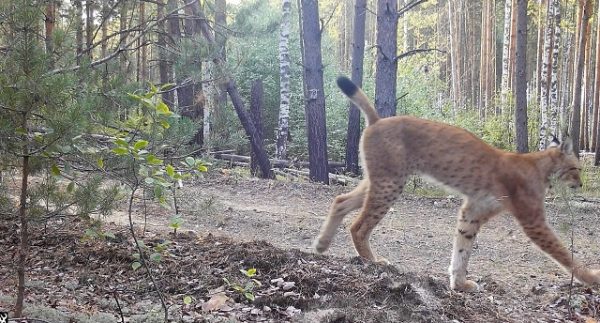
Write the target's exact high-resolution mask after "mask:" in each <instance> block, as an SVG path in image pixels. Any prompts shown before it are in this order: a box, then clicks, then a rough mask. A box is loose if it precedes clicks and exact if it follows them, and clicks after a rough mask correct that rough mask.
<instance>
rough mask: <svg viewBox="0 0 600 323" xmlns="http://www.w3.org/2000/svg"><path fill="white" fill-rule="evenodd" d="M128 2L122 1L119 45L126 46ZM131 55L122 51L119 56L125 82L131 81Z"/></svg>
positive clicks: (120, 68)
mask: <svg viewBox="0 0 600 323" xmlns="http://www.w3.org/2000/svg"><path fill="white" fill-rule="evenodd" d="M128 8H129V7H128V3H127V1H123V3H121V12H120V17H119V47H122V46H125V44H126V43H127V36H128V34H129V33H128V32H126V31H125V30H127V12H128ZM128 65H129V55H128V54H127V51H126V50H124V51H121V53H120V56H119V71H120V72H121V77H122V78H123V81H124V82H126V83H127V82H128V81H129V66H128Z"/></svg>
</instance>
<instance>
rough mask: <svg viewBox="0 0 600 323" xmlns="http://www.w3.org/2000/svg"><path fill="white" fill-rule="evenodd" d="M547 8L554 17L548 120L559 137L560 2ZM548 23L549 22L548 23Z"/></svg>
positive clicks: (551, 129)
mask: <svg viewBox="0 0 600 323" xmlns="http://www.w3.org/2000/svg"><path fill="white" fill-rule="evenodd" d="M548 2H549V4H548V5H549V6H551V7H550V8H551V9H549V11H548V14H552V15H553V16H554V17H553V19H552V23H553V24H554V26H553V30H552V33H553V35H552V57H551V67H550V89H549V92H550V98H549V100H550V102H549V106H550V108H549V116H548V117H549V119H550V121H549V122H550V131H551V132H552V134H554V135H556V136H559V135H560V131H559V127H560V125H559V113H560V111H559V110H560V108H559V101H558V59H559V57H558V54H559V49H560V41H561V39H560V35H561V31H560V20H561V18H560V0H549V1H548ZM548 23H550V21H549V22H548Z"/></svg>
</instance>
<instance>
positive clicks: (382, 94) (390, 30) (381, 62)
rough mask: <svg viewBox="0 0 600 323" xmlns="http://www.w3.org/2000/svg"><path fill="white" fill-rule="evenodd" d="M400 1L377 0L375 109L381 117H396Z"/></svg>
mask: <svg viewBox="0 0 600 323" xmlns="http://www.w3.org/2000/svg"><path fill="white" fill-rule="evenodd" d="M397 11H398V0H377V45H376V46H377V63H376V72H375V107H376V108H377V112H379V115H380V116H381V117H384V118H385V117H389V116H394V115H396V78H397V70H398V61H397V60H396V53H397V50H398V45H397V43H398V14H397Z"/></svg>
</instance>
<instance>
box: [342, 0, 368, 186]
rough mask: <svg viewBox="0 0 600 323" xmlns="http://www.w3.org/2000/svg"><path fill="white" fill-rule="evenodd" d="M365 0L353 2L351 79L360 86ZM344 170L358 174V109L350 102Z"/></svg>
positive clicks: (363, 45) (363, 56)
mask: <svg viewBox="0 0 600 323" xmlns="http://www.w3.org/2000/svg"><path fill="white" fill-rule="evenodd" d="M366 15H367V1H366V0H356V1H355V3H354V23H353V24H352V25H353V31H352V81H353V82H354V84H356V85H358V86H359V87H362V79H363V61H364V58H365V24H366ZM346 138H347V139H346V171H349V172H351V173H353V174H355V175H358V174H359V172H360V169H359V167H358V146H359V141H360V110H358V108H357V107H356V106H355V105H354V104H350V110H349V111H348V130H347V137H346Z"/></svg>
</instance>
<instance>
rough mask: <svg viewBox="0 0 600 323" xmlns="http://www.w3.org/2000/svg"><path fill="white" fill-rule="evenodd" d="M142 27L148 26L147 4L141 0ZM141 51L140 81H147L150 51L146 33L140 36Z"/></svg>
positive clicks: (139, 57) (139, 58)
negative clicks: (148, 50)
mask: <svg viewBox="0 0 600 323" xmlns="http://www.w3.org/2000/svg"><path fill="white" fill-rule="evenodd" d="M139 19H140V26H141V27H140V28H142V29H145V28H146V5H145V2H144V1H140V6H139ZM139 46H140V47H141V48H140V52H139V56H138V73H139V74H138V82H140V83H145V82H146V81H147V80H148V52H147V46H146V35H142V37H140V44H139Z"/></svg>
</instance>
